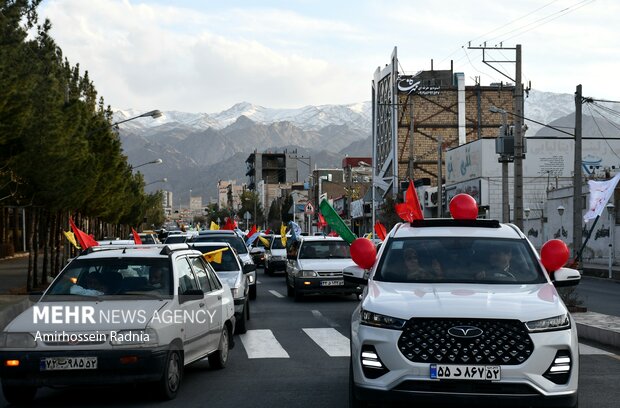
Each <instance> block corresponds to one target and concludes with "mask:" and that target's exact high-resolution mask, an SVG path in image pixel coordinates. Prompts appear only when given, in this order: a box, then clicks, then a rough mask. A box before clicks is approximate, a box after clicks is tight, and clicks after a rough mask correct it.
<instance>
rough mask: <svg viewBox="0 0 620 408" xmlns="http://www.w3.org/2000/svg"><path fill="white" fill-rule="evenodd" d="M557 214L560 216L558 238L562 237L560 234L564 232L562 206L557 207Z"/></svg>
mask: <svg viewBox="0 0 620 408" xmlns="http://www.w3.org/2000/svg"><path fill="white" fill-rule="evenodd" d="M558 214H560V237H562V232H563V230H564V217H562V215H564V206H563V205H560V206H558Z"/></svg>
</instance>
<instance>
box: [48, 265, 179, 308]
mask: <svg viewBox="0 0 620 408" xmlns="http://www.w3.org/2000/svg"><path fill="white" fill-rule="evenodd" d="M171 271H172V269H171V268H170V261H169V259H168V258H135V257H127V258H122V259H119V258H90V259H79V258H78V259H75V260H73V261H72V262H71V263H70V264H69V265H67V267H66V268H65V269H63V270H62V272H61V273H60V276H58V277H57V278H56V279H55V280H54V282H53V283H52V285H51V286H50V288H49V289H48V290H47V292H46V293H45V296H44V297H43V298H42V300H43V301H45V300H55V299H56V298H60V297H61V298H62V300H65V299H67V298H69V299H76V300H83V297H85V296H88V297H95V298H97V299H98V300H105V299H106V298H110V297H116V296H140V297H143V296H147V297H171V296H172V285H171V282H172V272H171ZM80 298H81V299H80Z"/></svg>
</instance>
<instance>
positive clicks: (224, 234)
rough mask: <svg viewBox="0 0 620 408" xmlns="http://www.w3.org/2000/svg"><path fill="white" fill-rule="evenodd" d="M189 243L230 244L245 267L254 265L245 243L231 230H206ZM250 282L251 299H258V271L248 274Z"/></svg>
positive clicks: (193, 237)
mask: <svg viewBox="0 0 620 408" xmlns="http://www.w3.org/2000/svg"><path fill="white" fill-rule="evenodd" d="M189 242H228V243H229V244H230V245H231V246H232V247H233V248H235V251H237V255H239V258H240V259H241V261H242V262H243V265H244V266H245V265H254V261H252V257H251V256H250V251H248V247H247V246H246V245H245V241H244V240H243V238H241V237H240V236H239V235H237V233H236V232H234V231H230V230H206V231H200V232H199V233H198V235H194V236H192V238H191V240H190V241H189ZM247 276H248V280H249V282H250V299H252V300H254V299H256V270H254V271H252V272H249V273H248V275H247Z"/></svg>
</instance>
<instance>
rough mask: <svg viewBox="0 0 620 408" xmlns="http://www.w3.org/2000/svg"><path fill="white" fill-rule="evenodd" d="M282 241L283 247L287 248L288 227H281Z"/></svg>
mask: <svg viewBox="0 0 620 408" xmlns="http://www.w3.org/2000/svg"><path fill="white" fill-rule="evenodd" d="M280 241H282V246H283V247H286V225H284V224H282V226H281V227H280Z"/></svg>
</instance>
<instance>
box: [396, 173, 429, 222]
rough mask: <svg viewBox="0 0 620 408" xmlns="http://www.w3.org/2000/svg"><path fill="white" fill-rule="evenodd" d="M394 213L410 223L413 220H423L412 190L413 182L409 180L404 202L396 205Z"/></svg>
mask: <svg viewBox="0 0 620 408" xmlns="http://www.w3.org/2000/svg"><path fill="white" fill-rule="evenodd" d="M394 207H395V209H396V213H397V214H398V216H399V217H400V218H402V219H403V221H407V222H412V221H413V220H423V219H424V215H423V214H422V208H421V207H420V201H419V200H418V194H417V193H416V191H415V189H414V188H413V180H409V188H407V192H406V193H405V202H404V203H399V204H396V205H395V206H394Z"/></svg>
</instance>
